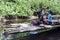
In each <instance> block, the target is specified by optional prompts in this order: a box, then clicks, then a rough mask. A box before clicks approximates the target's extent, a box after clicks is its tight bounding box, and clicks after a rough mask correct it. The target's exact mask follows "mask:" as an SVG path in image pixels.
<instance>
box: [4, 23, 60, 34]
mask: <svg viewBox="0 0 60 40" xmlns="http://www.w3.org/2000/svg"><path fill="white" fill-rule="evenodd" d="M12 25H17V24H12ZM19 25H20V27H17V28H5V29H4V30H5V32H7V33H8V34H13V33H20V32H31V31H36V30H41V29H48V28H56V27H60V25H55V26H52V25H44V24H40V25H39V26H34V25H32V24H19Z"/></svg>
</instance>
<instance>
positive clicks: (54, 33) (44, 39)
mask: <svg viewBox="0 0 60 40" xmlns="http://www.w3.org/2000/svg"><path fill="white" fill-rule="evenodd" d="M2 37H3V34H2V32H0V38H2ZM10 37H11V35H8V36H7V37H5V38H4V39H3V40H10ZM14 40H60V28H56V29H54V30H50V31H47V32H43V33H38V34H34V35H33V34H31V35H29V36H26V37H22V38H18V39H14Z"/></svg>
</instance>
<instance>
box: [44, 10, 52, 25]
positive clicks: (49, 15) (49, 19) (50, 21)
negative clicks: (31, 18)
mask: <svg viewBox="0 0 60 40" xmlns="http://www.w3.org/2000/svg"><path fill="white" fill-rule="evenodd" d="M44 22H45V24H48V25H51V24H52V14H51V12H50V11H48V12H47V13H46V19H44Z"/></svg>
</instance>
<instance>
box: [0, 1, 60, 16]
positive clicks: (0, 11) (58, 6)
mask: <svg viewBox="0 0 60 40" xmlns="http://www.w3.org/2000/svg"><path fill="white" fill-rule="evenodd" d="M40 7H49V9H51V10H52V11H53V12H57V13H58V14H60V0H0V15H16V16H18V15H19V16H29V15H32V14H33V10H36V11H37V10H39V9H40ZM46 10H47V9H45V10H44V11H46Z"/></svg>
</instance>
